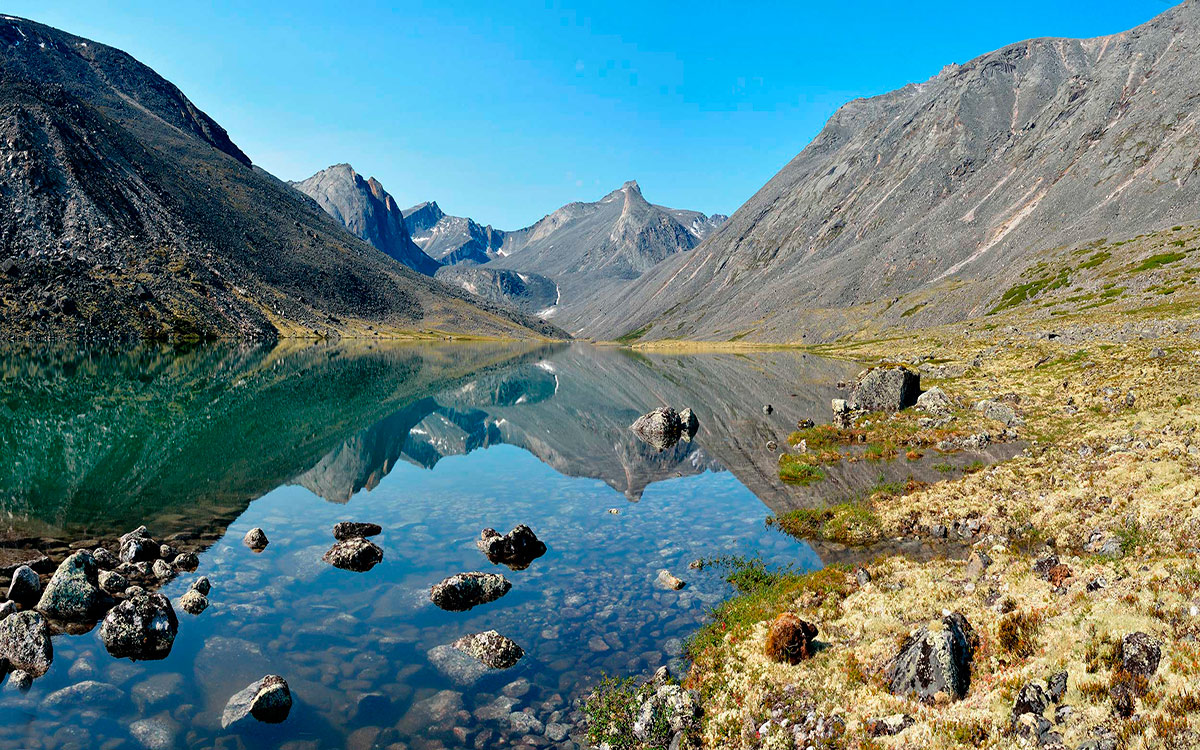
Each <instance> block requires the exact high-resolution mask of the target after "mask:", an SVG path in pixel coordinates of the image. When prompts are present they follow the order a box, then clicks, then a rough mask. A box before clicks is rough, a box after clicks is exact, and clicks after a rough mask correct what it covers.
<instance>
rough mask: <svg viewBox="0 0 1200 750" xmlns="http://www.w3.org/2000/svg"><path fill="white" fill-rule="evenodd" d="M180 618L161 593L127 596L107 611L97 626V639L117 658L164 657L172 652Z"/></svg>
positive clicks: (146, 658)
mask: <svg viewBox="0 0 1200 750" xmlns="http://www.w3.org/2000/svg"><path fill="white" fill-rule="evenodd" d="M178 630H179V620H178V619H177V618H176V617H175V610H174V608H172V607H171V602H170V601H169V600H168V599H167V597H165V596H163V595H162V594H157V593H155V594H148V593H145V592H142V593H137V594H134V595H132V596H130V597H129V598H128V599H126V600H125V601H123V602H121V603H120V604H118V605H117V606H115V607H113V608H112V609H111V610H109V613H108V614H107V615H106V616H105V618H104V622H103V623H101V625H100V640H102V641H103V642H104V647H105V648H107V649H108V653H110V654H112V655H113V656H115V657H117V658H118V659H119V658H122V657H129V658H132V659H145V660H149V659H163V658H166V656H167V654H169V653H171V645H172V644H173V643H174V642H175V634H176V632H178Z"/></svg>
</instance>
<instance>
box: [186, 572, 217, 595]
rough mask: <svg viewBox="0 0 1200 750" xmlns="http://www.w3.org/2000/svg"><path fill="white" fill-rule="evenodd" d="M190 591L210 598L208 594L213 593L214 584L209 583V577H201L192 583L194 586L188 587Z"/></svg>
mask: <svg viewBox="0 0 1200 750" xmlns="http://www.w3.org/2000/svg"><path fill="white" fill-rule="evenodd" d="M188 590H190V591H199V592H200V593H201V594H204V595H205V596H208V592H210V591H212V583H210V582H209V580H208V576H200V577H199V578H197V579H196V580H194V581H192V585H191V586H188Z"/></svg>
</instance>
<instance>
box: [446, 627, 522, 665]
mask: <svg viewBox="0 0 1200 750" xmlns="http://www.w3.org/2000/svg"><path fill="white" fill-rule="evenodd" d="M450 645H452V646H453V647H454V648H456V649H458V650H459V651H462V652H463V653H465V654H470V655H471V656H473V657H475V658H476V659H478V660H479V661H481V662H482V663H483V664H485V665H487V666H488V667H489V668H490V669H508V668H509V667H512V666H514V665H515V664H516V663H517V662H519V661H520V660H521V657H523V656H524V655H525V650H524V649H522V648H521V647H520V646H518V645H517V644H516V642H514V641H513V640H512V639H510V638H506V637H505V636H502V635H500V634H499V633H497V632H496V631H495V630H489V631H487V632H485V633H474V634H472V635H465V636H463V637H462V638H459V639H458V640H457V641H455V642H454V643H452V644H450Z"/></svg>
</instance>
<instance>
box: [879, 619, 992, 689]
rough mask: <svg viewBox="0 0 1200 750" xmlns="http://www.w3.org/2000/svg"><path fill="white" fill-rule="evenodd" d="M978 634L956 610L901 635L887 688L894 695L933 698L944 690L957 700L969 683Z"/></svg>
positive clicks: (968, 686)
mask: <svg viewBox="0 0 1200 750" xmlns="http://www.w3.org/2000/svg"><path fill="white" fill-rule="evenodd" d="M977 645H978V638H977V637H976V635H975V631H974V630H973V629H972V628H971V624H970V623H968V622H967V618H965V617H963V615H962V614H961V613H959V612H955V613H953V614H950V615H947V616H946V617H944V618H942V621H941V623H940V624H938V625H933V626H930V625H926V626H923V627H922V628H921V629H920V630H918V631H917V632H916V633H914V634H912V635H910V636H908V637H907V638H905V639H904V642H903V643H902V644H901V646H900V653H899V654H897V656H896V659H895V661H894V662H893V663H892V667H891V669H890V670H889V675H888V682H889V689H890V690H891V692H892V693H893V694H895V695H911V696H914V697H916V698H918V699H921V700H926V701H928V700H933V698H934V696H935V695H937V694H938V693H945V694H946V695H948V696H949V697H950V698H951V700H961V699H962V698H964V697H965V696H966V694H967V690H968V688H970V686H971V661H972V659H974V657H975V648H976V647H977Z"/></svg>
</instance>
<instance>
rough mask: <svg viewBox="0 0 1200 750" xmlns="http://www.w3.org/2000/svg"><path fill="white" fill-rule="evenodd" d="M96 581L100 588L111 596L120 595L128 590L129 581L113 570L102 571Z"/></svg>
mask: <svg viewBox="0 0 1200 750" xmlns="http://www.w3.org/2000/svg"><path fill="white" fill-rule="evenodd" d="M96 580H97V581H99V583H100V588H101V589H102V590H104V591H106V592H108V593H109V594H112V595H113V596H116V595H117V594H122V593H124V592H125V589H127V588H129V580H128V579H126V578H125V576H123V575H121V574H120V573H118V572H117V571H115V570H102V571H100V574H99V575H98V576H96Z"/></svg>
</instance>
